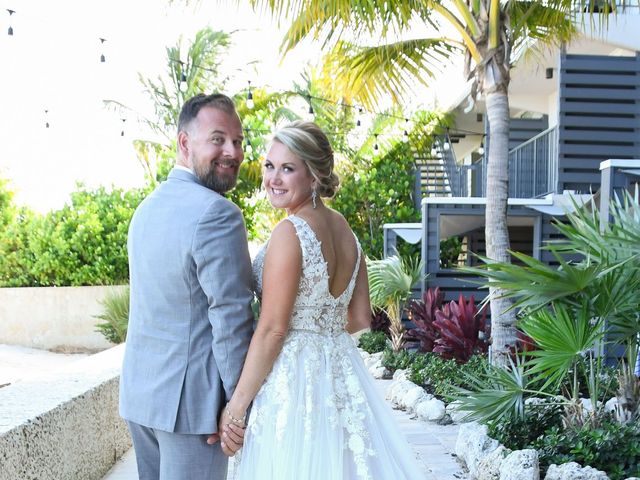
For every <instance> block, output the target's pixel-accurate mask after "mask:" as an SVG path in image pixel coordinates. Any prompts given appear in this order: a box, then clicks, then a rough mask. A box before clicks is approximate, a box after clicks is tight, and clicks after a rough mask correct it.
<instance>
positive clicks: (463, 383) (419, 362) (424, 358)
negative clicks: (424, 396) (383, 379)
mask: <svg viewBox="0 0 640 480" xmlns="http://www.w3.org/2000/svg"><path fill="white" fill-rule="evenodd" d="M487 362H488V361H487V358H486V356H482V355H475V356H473V357H471V358H470V359H469V361H468V362H467V363H458V362H456V361H455V360H447V359H445V358H442V357H440V356H439V355H437V354H434V353H426V354H423V355H420V356H418V357H417V358H416V359H414V361H413V362H412V363H411V365H410V366H409V368H410V370H411V371H410V373H409V380H411V381H412V382H414V383H415V384H417V385H422V386H423V387H424V388H425V389H426V390H427V391H428V392H429V393H432V394H433V395H437V396H439V397H441V398H444V399H446V400H450V399H451V397H452V396H453V395H455V393H456V392H457V391H458V389H459V388H471V384H470V383H469V380H468V379H469V378H477V376H478V375H481V374H482V373H483V372H484V371H485V370H486V368H487Z"/></svg>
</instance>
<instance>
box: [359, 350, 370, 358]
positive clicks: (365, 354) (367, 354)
mask: <svg viewBox="0 0 640 480" xmlns="http://www.w3.org/2000/svg"><path fill="white" fill-rule="evenodd" d="M358 351H359V352H360V356H361V357H362V359H363V360H365V359H367V358H369V357H370V356H371V354H370V353H369V352H367V351H366V350H363V349H361V348H358Z"/></svg>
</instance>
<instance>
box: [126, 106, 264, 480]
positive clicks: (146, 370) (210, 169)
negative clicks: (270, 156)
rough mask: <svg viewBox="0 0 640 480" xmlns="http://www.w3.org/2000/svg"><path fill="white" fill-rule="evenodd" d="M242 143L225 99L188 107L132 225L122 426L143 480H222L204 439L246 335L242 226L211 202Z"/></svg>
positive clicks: (248, 293)
mask: <svg viewBox="0 0 640 480" xmlns="http://www.w3.org/2000/svg"><path fill="white" fill-rule="evenodd" d="M242 140H243V137H242V124H241V123H240V118H239V117H238V114H237V113H236V110H235V107H234V105H233V102H232V101H231V99H230V98H228V97H227V96H225V95H221V94H213V95H203V94H200V95H196V96H195V97H193V98H191V99H190V100H188V101H187V102H186V103H185V104H184V106H183V107H182V111H181V112H180V118H179V121H178V139H177V160H176V166H175V167H174V168H173V170H172V171H171V173H170V174H169V177H168V179H167V181H166V182H163V183H162V184H161V185H160V186H159V187H158V188H157V189H156V190H155V191H154V192H153V193H152V194H151V195H149V196H148V197H147V198H146V199H145V200H144V201H143V202H142V203H141V204H140V206H139V207H138V209H137V210H136V212H135V214H134V216H133V219H132V220H131V225H130V227H129V237H128V249H129V269H130V283H131V306H130V315H129V330H128V334H127V344H126V350H125V357H124V364H123V368H122V376H121V380H120V414H121V415H122V417H123V418H124V419H125V420H126V421H127V424H128V426H129V430H130V432H131V437H132V439H133V446H134V448H135V452H136V459H137V464H138V474H139V478H140V479H141V480H147V479H149V480H151V479H155V480H158V479H160V480H182V479H184V480H200V479H203V480H204V479H207V480H211V479H214V480H217V479H220V480H222V479H224V478H226V473H227V457H226V456H225V454H224V453H223V451H222V449H221V442H215V443H213V442H212V439H218V438H219V437H218V435H217V432H218V421H219V416H220V413H221V411H222V409H223V407H224V405H225V403H226V402H227V401H228V400H229V399H230V398H231V394H232V393H233V390H234V388H235V386H236V383H237V381H238V377H239V375H240V371H241V370H242V365H243V362H244V357H245V355H246V353H247V349H248V346H249V341H250V338H251V334H252V325H253V315H252V313H251V307H250V303H251V300H252V297H253V294H252V285H251V283H252V279H251V264H250V259H249V252H248V248H247V238H246V231H245V226H244V221H243V218H242V214H241V213H240V210H239V209H238V207H236V206H235V205H234V204H233V203H231V202H230V201H229V200H227V199H225V198H224V197H223V196H222V195H221V194H222V193H224V192H226V191H229V190H231V189H232V188H233V187H234V186H235V184H236V179H237V177H238V171H239V168H240V164H241V163H242V160H243V150H242ZM212 434H216V435H212ZM229 435H231V436H232V437H234V438H233V439H231V438H229V437H223V438H222V440H223V441H224V442H226V443H224V444H223V446H224V445H226V446H225V452H228V449H229V446H230V445H232V446H235V447H236V448H237V446H238V445H237V443H238V442H240V441H241V439H240V438H238V437H235V435H233V434H232V433H229ZM207 439H209V442H210V443H212V444H209V443H208V442H207ZM234 441H235V442H236V443H235V444H234ZM231 450H234V448H231Z"/></svg>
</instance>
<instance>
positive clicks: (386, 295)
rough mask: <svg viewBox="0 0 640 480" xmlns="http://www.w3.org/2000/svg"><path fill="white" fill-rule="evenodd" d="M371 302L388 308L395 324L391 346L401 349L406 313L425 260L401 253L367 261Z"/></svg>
mask: <svg viewBox="0 0 640 480" xmlns="http://www.w3.org/2000/svg"><path fill="white" fill-rule="evenodd" d="M367 273H368V276H369V295H370V297H371V305H372V306H374V307H376V308H380V309H382V310H384V311H385V313H386V314H387V316H388V317H389V320H390V321H391V326H390V327H389V333H390V335H391V346H392V348H393V350H394V351H396V352H397V351H400V349H401V348H402V345H403V344H404V327H403V326H402V312H403V311H404V306H405V303H406V301H407V299H408V298H409V296H410V295H411V289H412V288H413V286H414V285H415V284H416V283H418V282H419V281H421V280H422V278H423V276H422V262H420V261H418V260H417V259H409V260H406V259H403V258H401V257H399V256H393V257H388V258H385V259H383V260H373V261H370V262H367Z"/></svg>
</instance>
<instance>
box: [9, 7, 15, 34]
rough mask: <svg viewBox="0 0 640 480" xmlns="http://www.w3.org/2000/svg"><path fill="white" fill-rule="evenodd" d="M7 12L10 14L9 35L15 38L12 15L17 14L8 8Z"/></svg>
mask: <svg viewBox="0 0 640 480" xmlns="http://www.w3.org/2000/svg"><path fill="white" fill-rule="evenodd" d="M7 12H9V30H7V35H9V36H11V37H13V27H12V26H11V15H13V14H14V13H16V11H15V10H11V9H10V8H7Z"/></svg>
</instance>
